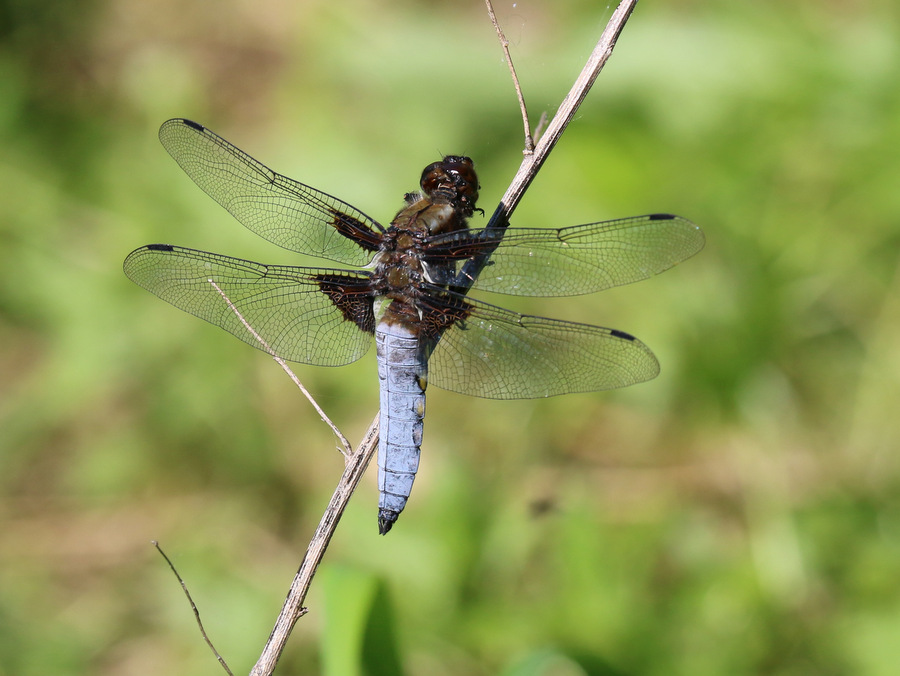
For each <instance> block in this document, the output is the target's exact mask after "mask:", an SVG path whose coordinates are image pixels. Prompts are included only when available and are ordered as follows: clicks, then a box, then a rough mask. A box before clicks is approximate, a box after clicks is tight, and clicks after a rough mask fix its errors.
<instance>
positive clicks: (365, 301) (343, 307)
mask: <svg viewBox="0 0 900 676" xmlns="http://www.w3.org/2000/svg"><path fill="white" fill-rule="evenodd" d="M313 278H314V279H315V280H316V281H317V282H318V284H319V288H320V289H321V290H322V293H324V294H325V295H326V296H328V298H329V299H330V300H331V302H332V303H334V305H335V307H337V308H338V309H339V310H340V311H341V314H342V315H344V319H346V320H347V321H349V322H353V323H354V324H356V326H358V327H359V329H360V330H361V331H365V332H366V333H375V310H374V308H373V305H372V304H373V302H374V299H375V296H374V294H373V292H372V290H371V289H370V288H369V283H368V280H364V279H360V278H359V277H355V276H352V275H338V274H332V273H319V274H316V275H313Z"/></svg>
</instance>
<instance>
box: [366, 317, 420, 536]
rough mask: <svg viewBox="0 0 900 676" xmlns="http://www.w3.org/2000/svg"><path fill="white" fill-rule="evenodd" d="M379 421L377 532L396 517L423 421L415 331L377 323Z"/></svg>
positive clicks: (416, 454) (403, 500) (412, 474)
mask: <svg viewBox="0 0 900 676" xmlns="http://www.w3.org/2000/svg"><path fill="white" fill-rule="evenodd" d="M375 347H376V350H377V357H378V380H379V386H380V398H381V421H380V432H379V441H378V492H379V498H378V530H379V532H380V533H381V534H382V535H384V534H385V533H387V532H388V531H389V530H390V529H391V526H393V525H394V522H395V521H396V520H397V518H398V517H399V516H400V512H402V511H403V508H404V507H405V506H406V501H407V499H408V498H409V494H410V492H411V491H412V485H413V481H415V478H416V471H417V470H418V469H419V448H420V446H421V445H422V427H423V418H424V417H425V372H426V371H425V369H426V366H425V364H424V363H422V359H421V352H420V350H419V338H418V336H417V334H416V331H415V329H413V328H411V327H409V326H406V325H405V324H404V323H400V322H395V321H388V320H383V321H381V322H379V324H378V326H377V328H376V329H375Z"/></svg>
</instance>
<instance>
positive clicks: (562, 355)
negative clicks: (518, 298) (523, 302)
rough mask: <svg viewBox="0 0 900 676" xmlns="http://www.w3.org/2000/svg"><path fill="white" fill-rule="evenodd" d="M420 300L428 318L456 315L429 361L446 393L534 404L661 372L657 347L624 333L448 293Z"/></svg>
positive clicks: (433, 378)
mask: <svg viewBox="0 0 900 676" xmlns="http://www.w3.org/2000/svg"><path fill="white" fill-rule="evenodd" d="M420 302H421V308H422V309H423V310H424V314H425V316H426V318H429V317H434V316H443V317H454V319H453V320H452V323H450V321H448V322H446V323H449V324H450V326H449V328H446V330H444V332H443V335H442V336H441V337H440V340H439V341H438V343H437V345H436V346H435V347H434V350H433V352H432V353H431V357H430V359H429V376H428V381H429V382H430V383H432V384H434V385H436V386H437V387H440V388H443V389H445V390H452V391H453V392H459V393H462V394H468V395H472V396H476V397H485V398H488V399H534V398H538V397H552V396H555V395H558V394H566V393H570V392H593V391H596V390H610V389H615V388H618V387H627V386H628V385H634V384H635V383H640V382H643V381H645V380H650V379H652V378H655V377H656V375H657V374H658V373H659V363H658V362H657V361H656V357H655V356H653V353H652V352H651V351H650V349H649V348H648V347H647V346H646V345H644V344H643V343H642V342H641V341H639V340H638V339H637V338H635V337H634V336H632V335H629V334H627V333H625V332H623V331H616V330H615V329H606V328H603V327H600V326H590V325H588V324H576V323H574V322H564V321H560V320H556V319H548V318H547V317H535V316H532V315H521V314H517V313H515V312H510V311H509V310H504V309H503V308H499V307H496V306H493V305H488V304H487V303H481V302H478V301H475V300H472V299H470V298H468V297H465V296H461V295H459V294H454V293H449V292H440V291H435V295H434V296H428V297H426V298H423V299H420ZM448 308H449V309H448ZM436 324H438V325H439V324H440V322H436ZM441 330H443V329H441Z"/></svg>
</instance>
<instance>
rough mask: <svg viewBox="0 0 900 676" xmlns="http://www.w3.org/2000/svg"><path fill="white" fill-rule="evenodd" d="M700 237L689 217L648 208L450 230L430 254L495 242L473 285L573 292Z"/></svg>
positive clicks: (614, 280)
mask: <svg viewBox="0 0 900 676" xmlns="http://www.w3.org/2000/svg"><path fill="white" fill-rule="evenodd" d="M704 241H705V240H704V236H703V231H702V230H700V228H699V227H697V226H696V225H694V224H693V223H691V222H690V221H688V220H685V219H683V218H680V217H679V216H672V215H671V214H650V215H647V216H634V217H631V218H621V219H618V220H614V221H602V222H600V223H588V224H586V225H576V226H573V227H569V228H562V229H559V230H553V229H544V228H534V229H532V228H507V229H506V230H505V231H503V230H478V231H471V232H469V233H459V234H456V233H450V234H448V235H441V236H438V237H435V238H432V240H430V244H432V245H434V246H433V247H432V248H429V251H428V256H429V258H430V259H433V260H434V261H435V262H442V261H446V260H454V261H456V262H457V264H458V265H459V264H461V262H464V261H465V260H468V259H469V258H471V257H473V256H476V255H478V254H479V253H481V252H483V251H484V250H485V248H486V247H487V248H489V247H491V246H494V245H496V246H497V249H496V250H495V251H494V253H493V254H492V255H491V258H490V260H489V261H488V264H487V266H486V267H485V268H484V270H483V271H482V272H481V274H480V275H479V277H478V279H477V281H476V282H475V285H474V288H476V289H482V290H484V291H494V292H497V293H508V294H513V295H518V296H575V295H579V294H583V293H593V292H594V291H602V290H603V289H608V288H611V287H613V286H621V285H623V284H630V283H632V282H636V281H638V280H641V279H646V278H647V277H651V276H653V275H655V274H658V273H660V272H663V271H664V270H668V269H669V268H671V267H672V266H673V265H675V264H676V263H679V262H681V261H683V260H685V259H686V258H690V257H691V256H693V255H694V254H695V253H697V252H698V251H700V250H701V249H702V248H703V244H704ZM454 269H455V268H454ZM435 281H438V280H435ZM441 281H443V282H445V283H446V280H441Z"/></svg>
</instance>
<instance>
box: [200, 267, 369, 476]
mask: <svg viewBox="0 0 900 676" xmlns="http://www.w3.org/2000/svg"><path fill="white" fill-rule="evenodd" d="M206 281H208V282H209V283H210V284H212V287H213V288H214V289H215V290H216V291H218V292H219V295H220V296H222V298H223V299H224V300H225V302H226V303H228V307H229V308H230V309H231V311H232V312H233V313H234V314H235V315H237V318H238V319H240V320H241V324H243V325H244V327H245V328H246V329H247V330H248V331H249V332H250V333H251V334H253V337H254V338H256V340H258V341H259V343H260V345H262V346H263V347H264V348H266V352H268V353H269V356H270V357H272V359H274V360H275V361H276V362H278V365H279V366H280V367H281V368H282V369H284V372H285V373H287V374H288V377H289V378H290V379H291V380H293V381H294V385H296V386H297V387H299V388H300V391H301V392H302V393H303V396H304V397H306V398H307V400H308V401H309V403H310V404H312V406H313V408H314V409H316V412H317V413H318V414H319V417H320V418H322V421H323V422H324V423H325V424H326V425H328V426H329V427H330V428H331V431H332V432H334V435H335V436H336V437H337V438H338V441H339V442H340V444H341V448H340V451H341V453H342V454H343V456H344V459H345V461H349V458H350V455H351V453H352V450H351V449H350V442H349V441H347V437H345V436H344V435H343V434H342V433H341V431H340V430H339V429H338V428H337V425H335V424H334V423H333V422H331V418H329V417H328V416H327V415H325V411H323V410H322V407H321V406H319V403H318V402H317V401H316V400H315V398H314V397H313V396H312V395H311V394H310V393H309V390H307V389H306V388H305V387H304V386H303V383H301V382H300V379H299V378H298V377H297V375H296V374H295V373H294V372H293V371H292V370H291V367H290V366H288V365H287V362H285V361H284V359H282V358H281V357H279V356H278V355H277V354H275V351H274V350H273V349H272V348H271V347H269V344H268V343H267V342H266V340H265V338H263V337H262V336H261V335H259V334H258V333H257V332H256V329H254V328H253V327H252V326H250V323H249V322H248V321H247V320H246V319H244V316H243V315H242V314H241V312H240V310H238V309H237V307H235V305H234V303H232V302H231V299H230V298H229V297H228V296H226V295H225V292H224V291H222V289H221V287H220V286H219V285H218V284H216V283H215V282H214V281H213V280H212V279H208V280H206Z"/></svg>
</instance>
